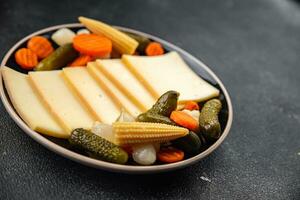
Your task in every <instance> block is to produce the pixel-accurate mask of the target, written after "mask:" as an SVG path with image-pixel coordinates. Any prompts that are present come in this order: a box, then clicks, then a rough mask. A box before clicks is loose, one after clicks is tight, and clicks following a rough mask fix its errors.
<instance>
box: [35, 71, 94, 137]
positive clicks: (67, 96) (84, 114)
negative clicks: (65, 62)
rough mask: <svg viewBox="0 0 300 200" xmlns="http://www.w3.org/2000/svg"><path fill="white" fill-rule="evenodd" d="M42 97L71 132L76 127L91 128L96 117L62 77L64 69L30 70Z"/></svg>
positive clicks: (59, 120) (63, 125)
mask: <svg viewBox="0 0 300 200" xmlns="http://www.w3.org/2000/svg"><path fill="white" fill-rule="evenodd" d="M29 78H30V81H31V82H32V85H33V86H34V88H35V90H36V91H37V92H38V94H39V95H40V96H41V99H42V100H43V102H44V103H45V105H47V107H48V109H49V110H50V112H51V113H52V114H53V115H54V116H55V118H56V120H57V121H58V122H59V123H60V125H61V126H62V127H63V128H64V129H65V131H67V132H68V133H70V132H71V131H72V130H74V129H75V128H85V129H90V128H91V127H92V124H93V121H95V119H94V118H93V117H92V115H91V114H90V113H89V112H88V110H87V109H86V108H85V107H84V105H82V104H81V102H80V101H79V99H78V97H76V96H75V95H74V94H72V92H71V91H70V87H69V86H68V85H67V84H66V83H65V81H64V79H63V77H62V71H43V72H29Z"/></svg>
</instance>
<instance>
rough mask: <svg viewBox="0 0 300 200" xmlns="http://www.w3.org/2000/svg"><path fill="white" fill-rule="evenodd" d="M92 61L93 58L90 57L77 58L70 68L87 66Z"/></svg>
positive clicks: (81, 56)
mask: <svg viewBox="0 0 300 200" xmlns="http://www.w3.org/2000/svg"><path fill="white" fill-rule="evenodd" d="M90 61H92V57H91V56H89V55H80V56H79V57H78V58H76V59H75V60H74V61H73V62H72V63H71V64H69V66H70V67H76V66H77V67H79V66H86V65H87V63H88V62H90Z"/></svg>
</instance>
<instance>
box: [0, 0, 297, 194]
mask: <svg viewBox="0 0 300 200" xmlns="http://www.w3.org/2000/svg"><path fill="white" fill-rule="evenodd" d="M53 2H54V1H52V0H48V1H44V2H42V1H37V0H35V1H30V2H29V1H28V2H27V1H22V0H19V1H4V0H1V3H0V25H1V37H0V46H1V49H0V55H1V56H3V55H4V54H5V52H6V51H7V50H8V49H9V48H10V47H11V46H12V45H13V44H14V43H15V42H16V41H18V40H19V39H20V38H22V37H23V36H25V35H27V34H29V33H31V32H33V31H36V30H38V29H41V28H44V27H47V26H51V25H56V24H63V23H70V22H76V19H77V16H79V15H85V16H89V17H94V18H98V19H101V20H103V21H106V22H108V23H111V24H114V25H121V26H126V27H130V28H134V29H137V30H141V31H145V32H148V33H151V34H154V35H156V36H159V37H162V38H164V39H166V40H167V41H170V42H172V43H174V44H176V45H178V46H180V47H182V48H183V49H185V50H187V51H188V52H190V53H191V54H193V55H195V56H196V57H198V58H200V59H201V60H202V61H204V62H205V63H206V64H207V65H208V66H210V67H211V69H212V70H213V71H215V72H216V74H217V75H218V76H219V77H220V78H221V80H222V81H223V82H224V84H225V86H226V87H227V89H228V91H229V93H230V95H231V98H232V101H233V106H234V121H233V126H232V130H231V133H230V135H229V137H228V138H227V139H226V140H225V142H224V143H223V144H222V145H221V147H220V148H218V149H217V150H216V151H215V152H214V153H213V154H211V155H210V156H209V157H207V158H205V159H203V160H202V161H201V162H199V163H197V164H195V165H193V166H191V167H188V168H186V169H183V170H180V171H176V172H172V173H166V174H158V175H139V176H133V175H122V174H113V173H108V172H105V171H101V170H96V169H92V168H89V167H85V166H82V165H80V164H77V163H75V162H72V161H70V160H68V159H65V158H63V157H60V156H58V155H56V154H54V153H52V152H50V151H49V150H47V149H45V148H44V147H42V146H41V145H39V144H38V143H36V142H35V141H33V140H32V139H31V138H30V137H28V136H27V135H26V134H25V133H24V132H22V131H21V130H20V128H18V127H17V125H16V124H15V123H14V121H13V120H12V119H11V118H10V117H9V116H8V114H7V113H6V111H5V109H4V107H3V105H2V104H0V112H1V115H0V127H1V133H0V199H159V198H161V199H300V89H299V86H300V66H299V64H300V54H299V53H300V5H298V4H297V1H289V0H249V1H245V0H243V1H241V0H222V1H221V0H219V1H218V0H206V1H196V0H195V1H185V3H183V1H180V0H177V1H174V0H173V1H172V0H169V1H162V0H151V1H130V2H129V1H128V2H127V1H101V0H95V1H78V2H75V1H71V0H69V1H63V0H60V1H57V3H53ZM206 178H208V179H206Z"/></svg>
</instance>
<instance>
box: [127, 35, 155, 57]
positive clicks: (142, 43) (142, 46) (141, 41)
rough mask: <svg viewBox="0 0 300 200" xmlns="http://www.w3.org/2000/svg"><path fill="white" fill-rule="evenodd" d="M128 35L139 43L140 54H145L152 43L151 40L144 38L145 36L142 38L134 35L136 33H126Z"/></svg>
mask: <svg viewBox="0 0 300 200" xmlns="http://www.w3.org/2000/svg"><path fill="white" fill-rule="evenodd" d="M126 34H127V35H128V36H129V37H131V38H133V39H135V40H136V41H138V43H139V46H138V47H137V51H138V52H140V53H144V52H145V49H146V47H147V46H148V44H149V43H150V42H151V41H150V40H149V38H147V37H144V36H140V35H136V34H134V33H128V32H126Z"/></svg>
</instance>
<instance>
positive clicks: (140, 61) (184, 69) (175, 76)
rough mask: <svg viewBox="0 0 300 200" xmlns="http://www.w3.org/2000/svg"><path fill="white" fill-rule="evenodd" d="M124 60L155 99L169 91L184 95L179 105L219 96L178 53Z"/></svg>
mask: <svg viewBox="0 0 300 200" xmlns="http://www.w3.org/2000/svg"><path fill="white" fill-rule="evenodd" d="M122 61H123V62H124V63H125V64H126V66H127V67H128V69H129V70H130V71H131V72H132V73H133V74H134V75H135V76H136V77H137V78H138V79H139V80H140V82H141V83H142V84H143V85H144V86H145V87H146V88H147V89H148V90H149V91H150V92H151V94H152V95H153V96H154V97H155V98H157V96H160V95H162V94H164V93H165V92H167V91H169V90H175V91H177V92H179V93H180V96H179V103H183V102H186V101H204V100H207V99H210V98H213V97H216V96H218V95H219V90H218V89H217V88H215V87H213V86H212V85H210V84H209V83H207V82H206V81H205V80H203V79H202V78H200V77H199V76H198V75H197V74H196V73H195V72H194V71H192V70H191V69H190V68H189V66H188V65H187V64H186V63H185V62H184V61H183V59H182V58H181V57H180V55H179V54H178V53H177V52H170V53H167V54H164V55H161V56H151V57H149V56H147V57H146V56H131V55H123V56H122Z"/></svg>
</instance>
